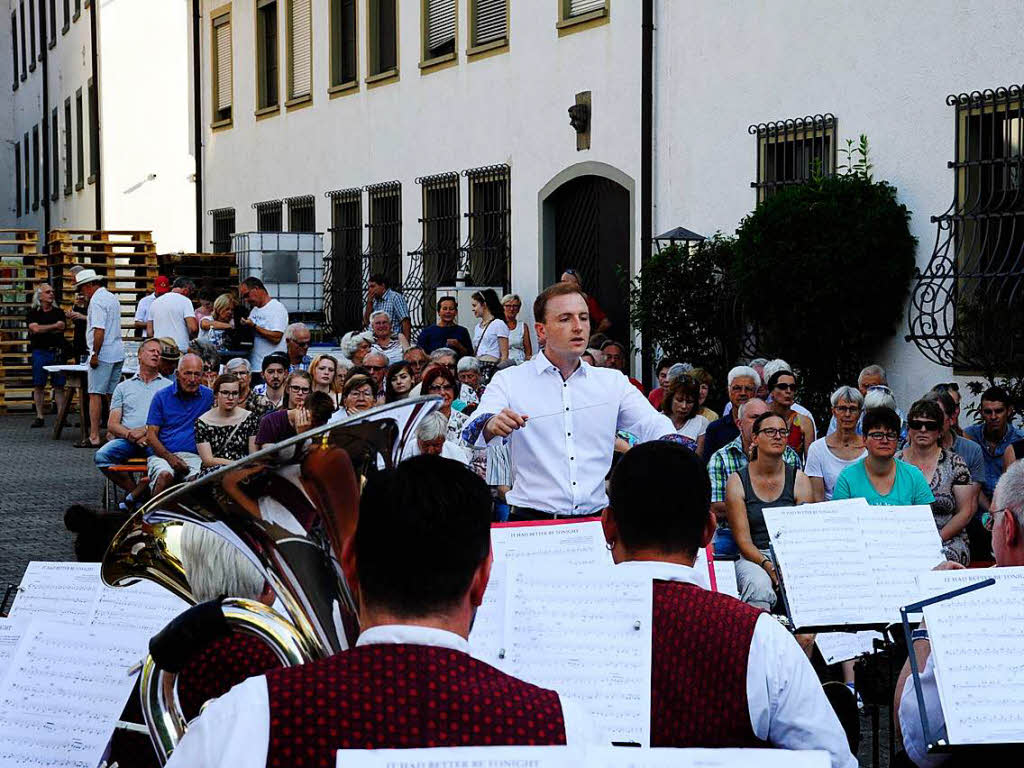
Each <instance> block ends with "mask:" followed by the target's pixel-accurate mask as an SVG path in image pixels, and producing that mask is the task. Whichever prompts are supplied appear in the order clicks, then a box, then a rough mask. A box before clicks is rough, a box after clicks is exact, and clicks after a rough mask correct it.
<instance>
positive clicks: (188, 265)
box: [157, 253, 238, 301]
mask: <svg viewBox="0 0 1024 768" xmlns="http://www.w3.org/2000/svg"><path fill="white" fill-rule="evenodd" d="M157 261H158V263H159V265H160V274H161V275H166V276H167V277H169V278H171V280H172V281H173V280H174V279H175V278H178V277H187V278H189V279H190V280H191V281H192V282H194V283H195V284H196V292H195V293H194V294H192V300H193V301H199V297H200V296H201V295H207V296H210V297H211V298H214V299H216V298H217V297H218V296H220V295H221V294H222V293H235V292H236V291H237V290H238V262H237V261H236V260H235V254H233V253H161V254H159V255H158V256H157Z"/></svg>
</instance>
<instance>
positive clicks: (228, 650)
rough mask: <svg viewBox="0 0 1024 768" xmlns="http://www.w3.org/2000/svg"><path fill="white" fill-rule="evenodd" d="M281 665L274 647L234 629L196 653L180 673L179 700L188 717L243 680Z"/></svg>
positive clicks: (183, 711) (191, 716)
mask: <svg viewBox="0 0 1024 768" xmlns="http://www.w3.org/2000/svg"><path fill="white" fill-rule="evenodd" d="M280 666H281V662H280V661H278V660H277V656H275V655H274V652H273V651H271V650H270V647H269V646H268V645H267V644H266V643H264V642H263V641H261V640H258V639H257V638H255V637H252V636H251V635H244V634H242V633H240V632H233V633H231V634H230V635H227V636H226V637H222V638H221V639H220V640H216V641H214V642H213V643H211V644H210V645H209V646H208V647H206V648H205V649H203V650H202V651H201V652H200V653H199V654H197V655H196V657H195V658H194V659H192V661H190V662H189V664H188V666H186V667H185V668H184V669H182V670H181V672H180V674H179V675H178V700H179V701H180V702H181V711H182V713H183V714H184V715H185V717H186V718H187V719H192V718H193V717H195V716H196V715H198V714H199V709H200V708H201V707H202V706H203V704H205V703H206V702H207V701H209V700H210V699H215V698H217V697H218V696H223V695H224V694H225V693H227V692H228V691H230V690H231V688H232V687H234V686H236V685H238V684H239V683H240V682H242V681H243V680H247V679H248V678H250V677H255V676H256V675H262V674H263V673H264V672H267V671H269V670H271V669H275V668H277V667H280Z"/></svg>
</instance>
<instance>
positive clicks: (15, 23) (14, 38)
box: [11, 11, 18, 91]
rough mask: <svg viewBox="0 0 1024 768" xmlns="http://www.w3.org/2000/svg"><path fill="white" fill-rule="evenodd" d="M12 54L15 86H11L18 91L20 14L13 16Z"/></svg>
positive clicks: (13, 14) (16, 13) (15, 13)
mask: <svg viewBox="0 0 1024 768" xmlns="http://www.w3.org/2000/svg"><path fill="white" fill-rule="evenodd" d="M11 53H12V54H13V56H14V69H13V70H11V71H12V72H14V84H13V85H12V86H11V87H12V88H13V89H14V90H15V91H16V90H18V12H17V11H15V12H14V13H12V14H11Z"/></svg>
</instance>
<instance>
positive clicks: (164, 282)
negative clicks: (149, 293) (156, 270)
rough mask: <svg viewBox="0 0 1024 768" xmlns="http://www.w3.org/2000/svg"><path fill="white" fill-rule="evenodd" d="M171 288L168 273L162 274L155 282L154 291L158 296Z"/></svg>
mask: <svg viewBox="0 0 1024 768" xmlns="http://www.w3.org/2000/svg"><path fill="white" fill-rule="evenodd" d="M169 290H171V278H169V277H167V276H166V275H160V276H159V277H158V278H157V279H156V280H155V281H154V282H153V293H155V294H156V295H157V296H161V295H163V294H165V293H167V292H168V291H169Z"/></svg>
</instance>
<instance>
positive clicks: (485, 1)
mask: <svg viewBox="0 0 1024 768" xmlns="http://www.w3.org/2000/svg"><path fill="white" fill-rule="evenodd" d="M469 29H470V42H469V47H470V49H471V50H472V49H473V48H478V47H480V46H482V45H488V46H489V45H498V44H499V43H503V42H505V41H506V40H508V0H469Z"/></svg>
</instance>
